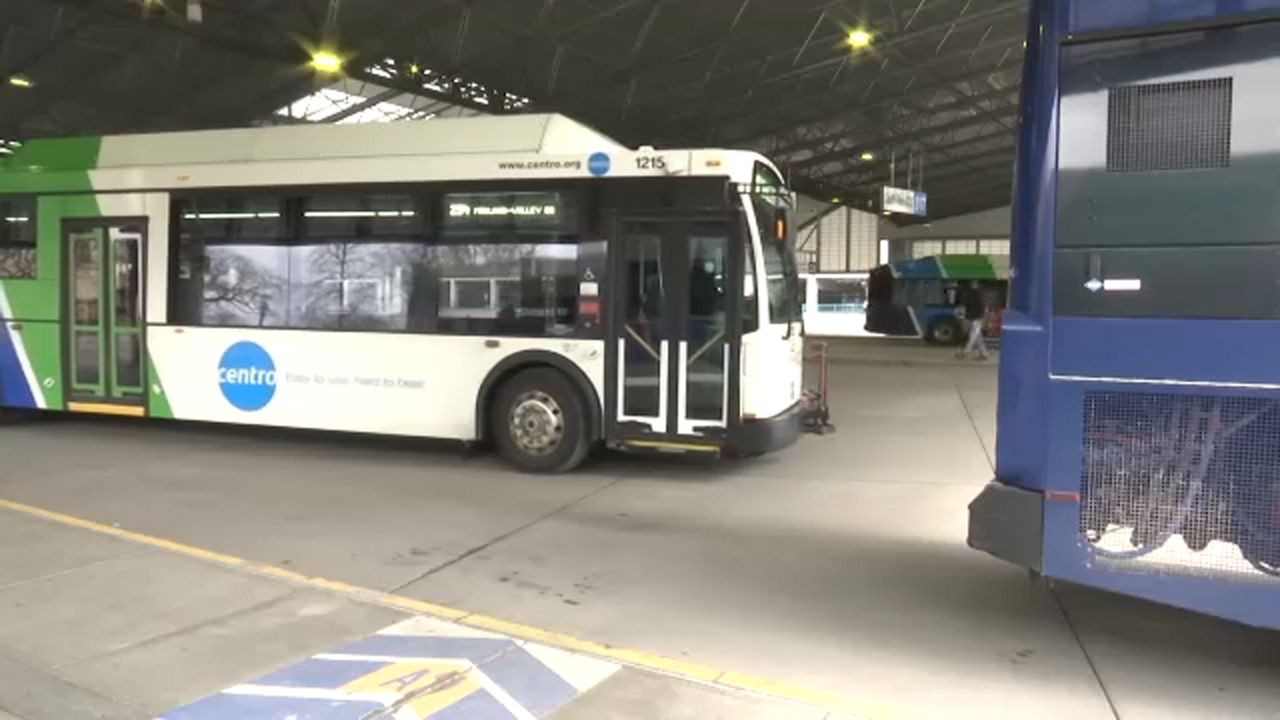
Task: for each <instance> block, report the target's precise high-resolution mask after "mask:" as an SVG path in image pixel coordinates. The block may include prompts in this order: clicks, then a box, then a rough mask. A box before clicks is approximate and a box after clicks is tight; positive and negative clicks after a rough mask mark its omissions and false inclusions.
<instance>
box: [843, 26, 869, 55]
mask: <svg viewBox="0 0 1280 720" xmlns="http://www.w3.org/2000/svg"><path fill="white" fill-rule="evenodd" d="M873 39H874V38H872V36H871V33H870V32H868V31H867V30H866V29H864V28H854V29H852V30H850V31H849V37H848V42H849V47H851V48H853V49H854V50H862V49H865V48H869V47H871V41H872V40H873Z"/></svg>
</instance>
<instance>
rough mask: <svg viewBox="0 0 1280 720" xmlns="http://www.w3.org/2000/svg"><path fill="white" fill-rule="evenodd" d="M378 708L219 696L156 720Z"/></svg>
mask: <svg viewBox="0 0 1280 720" xmlns="http://www.w3.org/2000/svg"><path fill="white" fill-rule="evenodd" d="M382 707H383V706H382V704H381V703H375V702H367V701H363V700H359V701H358V700H309V699H306V698H284V697H259V696H254V695H225V694H223V695H214V696H212V697H208V698H205V699H204V700H201V701H199V702H196V703H193V704H191V705H188V706H186V707H184V708H180V709H178V710H174V711H173V712H170V713H165V714H164V715H162V716H161V717H160V720H280V719H281V718H291V720H360V719H361V718H363V717H365V716H367V715H369V714H370V713H372V712H373V711H375V710H380V709H382ZM504 712H505V711H504ZM496 717H501V716H496Z"/></svg>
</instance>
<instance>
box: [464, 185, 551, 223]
mask: <svg viewBox="0 0 1280 720" xmlns="http://www.w3.org/2000/svg"><path fill="white" fill-rule="evenodd" d="M444 209H445V217H446V222H447V223H448V224H449V225H454V226H465V225H495V224H496V225H507V224H512V223H515V224H518V225H523V224H528V223H533V224H537V225H548V224H550V225H555V224H557V223H559V222H560V221H561V219H562V217H561V216H562V215H563V203H562V202H561V197H560V193H554V192H550V193H547V192H525V193H449V194H447V195H445V196H444Z"/></svg>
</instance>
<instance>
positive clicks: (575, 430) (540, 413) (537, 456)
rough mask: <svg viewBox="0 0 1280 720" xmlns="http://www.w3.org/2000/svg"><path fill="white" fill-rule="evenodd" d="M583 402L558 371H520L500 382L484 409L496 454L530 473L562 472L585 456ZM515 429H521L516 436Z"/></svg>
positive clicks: (586, 424)
mask: <svg viewBox="0 0 1280 720" xmlns="http://www.w3.org/2000/svg"><path fill="white" fill-rule="evenodd" d="M588 417H589V416H588V414H587V407H586V403H585V401H584V400H583V398H582V394H581V393H580V392H578V389H577V388H576V387H574V385H573V383H572V382H571V381H570V380H569V379H568V378H567V377H565V376H564V374H563V373H561V372H560V371H558V370H553V369H551V368H533V369H530V370H524V371H522V372H520V373H519V374H518V375H516V376H515V377H513V378H511V379H510V380H507V381H506V382H504V383H502V385H501V386H500V387H499V388H498V390H497V392H496V393H494V398H493V402H492V403H491V404H490V406H489V435H490V437H491V438H492V439H493V443H494V445H495V446H496V447H497V449H498V454H499V455H501V456H502V457H503V459H505V460H506V461H507V462H509V463H511V464H512V465H514V466H516V467H517V468H519V469H521V470H523V471H525V472H530V473H543V474H553V473H565V472H569V471H570V470H573V469H574V468H576V467H578V466H579V465H581V464H582V461H583V460H585V459H586V457H587V454H588V453H589V452H590V451H591V445H592V443H591V437H590V435H591V433H590V427H589V424H590V423H589V420H588ZM520 428H525V430H524V431H523V432H522V431H521V430H520Z"/></svg>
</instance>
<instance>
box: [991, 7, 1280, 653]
mask: <svg viewBox="0 0 1280 720" xmlns="http://www.w3.org/2000/svg"><path fill="white" fill-rule="evenodd" d="M1025 63H1026V64H1025V78H1024V83H1023V90H1022V93H1023V96H1022V101H1021V113H1022V123H1021V129H1020V133H1021V135H1020V148H1019V153H1018V164H1017V171H1016V179H1015V188H1014V218H1013V258H1012V263H1013V271H1012V275H1013V277H1014V278H1015V281H1014V282H1013V286H1012V290H1011V297H1010V307H1009V309H1008V311H1007V312H1006V314H1005V317H1004V326H1003V330H1004V333H1003V359H1002V363H1001V369H1000V403H999V413H998V424H999V428H998V429H999V435H998V442H997V445H998V447H997V467H996V478H995V480H994V481H993V482H992V483H991V484H990V485H988V486H987V487H986V488H985V489H984V491H983V492H982V493H981V495H980V496H979V497H978V498H976V499H975V500H974V501H973V503H972V504H971V506H970V518H969V544H970V545H971V546H973V547H975V548H977V549H980V550H984V551H986V552H989V553H991V554H993V555H996V556H997V557H1000V558H1003V559H1006V560H1009V561H1011V562H1014V563H1016V564H1019V565H1022V566H1025V567H1027V568H1030V569H1031V570H1032V571H1033V572H1036V573H1040V574H1043V575H1044V576H1046V577H1050V578H1057V579H1061V580H1066V581H1071V582H1075V583H1080V584H1084V585H1091V586H1095V587H1098V588H1103V589H1106V590H1111V591H1115V592H1119V593H1125V594H1129V595H1133V596H1138V597H1143V598H1147V599H1150V600H1153V601H1157V602H1161V603H1166V604H1170V605H1175V606H1179V607H1184V608H1188V609H1192V610H1196V611H1199V612H1203V613H1208V614H1213V615H1217V616H1220V617H1225V618H1230V619H1233V620H1237V621H1241V622H1245V623H1249V624H1252V625H1257V626H1262V627H1271V628H1277V627H1280V362H1278V361H1277V357H1276V354H1275V353H1276V351H1277V349H1280V282H1278V280H1280V132H1277V131H1276V128H1277V127H1278V123H1280V93H1278V92H1277V87H1280V0H1126V1H1125V2H1117V1H1116V0H1034V1H1033V2H1032V7H1031V27H1030V34H1029V37H1028V40H1027V49H1026V58H1025Z"/></svg>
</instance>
